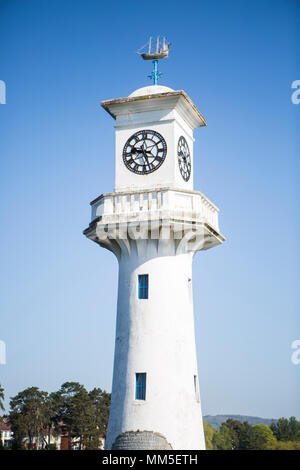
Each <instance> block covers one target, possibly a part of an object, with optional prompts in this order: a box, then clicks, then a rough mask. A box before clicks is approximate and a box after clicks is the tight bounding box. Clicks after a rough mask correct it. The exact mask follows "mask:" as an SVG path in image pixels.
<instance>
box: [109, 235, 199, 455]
mask: <svg viewBox="0 0 300 470" xmlns="http://www.w3.org/2000/svg"><path fill="white" fill-rule="evenodd" d="M137 244H138V245H139V246H138V249H139V256H138V254H137V252H135V253H134V247H133V250H132V252H131V255H130V257H128V256H125V255H122V257H121V260H120V269H119V290H118V312H117V328H116V344H115V360H114V376H113V388H112V403H111V413H110V418H109V427H108V433H107V440H106V447H107V448H108V449H109V448H111V446H112V444H113V442H114V440H115V439H116V437H117V436H118V435H119V434H120V433H122V432H124V431H137V430H140V431H143V430H144V431H153V432H159V433H161V434H163V435H164V436H165V438H166V439H167V441H168V442H169V443H170V444H171V446H172V447H173V449H204V448H205V444H204V435H203V426H202V415H201V406H200V401H199V395H198V396H197V395H196V393H195V387H194V375H196V376H197V378H198V371H197V360H196V348H195V339H194V318H193V300H192V294H191V279H192V254H181V255H175V244H172V242H171V241H170V240H166V243H165V246H164V245H163V244H162V243H160V251H158V249H157V247H158V243H157V240H139V241H137ZM141 253H144V254H143V255H141ZM138 274H148V275H149V299H148V300H146V299H138V291H137V288H138ZM137 372H146V374H147V386H146V400H145V401H142V400H135V374H136V373H137ZM197 398H198V399H197Z"/></svg>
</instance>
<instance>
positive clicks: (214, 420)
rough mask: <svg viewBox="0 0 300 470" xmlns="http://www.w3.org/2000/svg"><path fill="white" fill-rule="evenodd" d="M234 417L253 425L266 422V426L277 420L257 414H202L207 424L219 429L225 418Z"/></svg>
mask: <svg viewBox="0 0 300 470" xmlns="http://www.w3.org/2000/svg"><path fill="white" fill-rule="evenodd" d="M229 418H231V419H236V420H238V421H241V422H243V421H248V423H249V424H251V425H254V424H266V425H267V426H270V424H271V423H272V421H275V423H276V422H277V419H267V418H258V417H257V416H244V415H215V416H211V415H207V416H203V419H204V421H206V422H207V423H208V424H211V425H212V426H214V427H215V428H217V429H220V426H221V424H222V423H225V421H226V420H227V419H229Z"/></svg>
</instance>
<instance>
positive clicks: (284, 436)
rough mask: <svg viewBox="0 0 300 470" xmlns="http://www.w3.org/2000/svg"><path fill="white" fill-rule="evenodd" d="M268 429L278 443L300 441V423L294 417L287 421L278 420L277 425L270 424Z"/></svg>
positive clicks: (284, 419) (283, 419)
mask: <svg viewBox="0 0 300 470" xmlns="http://www.w3.org/2000/svg"><path fill="white" fill-rule="evenodd" d="M270 428H271V430H272V431H273V433H274V436H275V437H276V438H277V440H278V441H299V440H300V421H297V420H296V418H295V417H294V416H291V417H290V419H289V420H288V419H286V418H280V419H279V420H278V421H277V423H274V422H272V424H271V426H270Z"/></svg>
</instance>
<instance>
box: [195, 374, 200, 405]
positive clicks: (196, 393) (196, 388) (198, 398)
mask: <svg viewBox="0 0 300 470" xmlns="http://www.w3.org/2000/svg"><path fill="white" fill-rule="evenodd" d="M194 390H195V398H196V400H197V401H200V395H199V386H198V377H197V375H194Z"/></svg>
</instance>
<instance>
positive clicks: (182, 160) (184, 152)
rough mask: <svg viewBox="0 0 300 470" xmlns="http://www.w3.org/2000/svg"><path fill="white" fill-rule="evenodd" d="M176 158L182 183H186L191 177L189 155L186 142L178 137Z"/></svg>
mask: <svg viewBox="0 0 300 470" xmlns="http://www.w3.org/2000/svg"><path fill="white" fill-rule="evenodd" d="M177 158H178V165H179V170H180V173H181V176H182V178H183V179H184V181H188V180H189V179H190V176H191V167H192V164H191V155H190V149H189V146H188V143H187V141H186V140H185V138H184V137H183V136H181V137H179V140H178V145H177Z"/></svg>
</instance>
